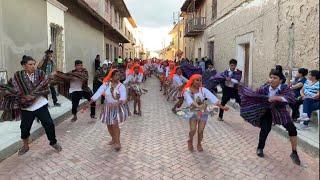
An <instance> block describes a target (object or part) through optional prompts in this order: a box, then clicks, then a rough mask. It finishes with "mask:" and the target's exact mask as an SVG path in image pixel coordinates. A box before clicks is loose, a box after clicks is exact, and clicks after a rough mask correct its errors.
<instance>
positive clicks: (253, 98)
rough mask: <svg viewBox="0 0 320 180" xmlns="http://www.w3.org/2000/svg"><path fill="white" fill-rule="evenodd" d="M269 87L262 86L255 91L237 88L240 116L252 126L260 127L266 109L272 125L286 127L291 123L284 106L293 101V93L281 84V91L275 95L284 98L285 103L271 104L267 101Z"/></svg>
mask: <svg viewBox="0 0 320 180" xmlns="http://www.w3.org/2000/svg"><path fill="white" fill-rule="evenodd" d="M269 87H270V85H264V86H261V87H260V88H259V89H258V90H256V91H253V90H252V89H249V88H247V87H244V86H240V87H239V94H240V98H241V105H240V106H241V107H240V115H241V117H243V118H244V120H245V121H247V122H249V123H250V124H252V125H253V126H256V127H260V121H261V117H262V116H263V115H264V113H265V112H266V111H267V110H268V109H270V110H271V113H272V122H273V124H279V125H286V124H287V123H289V122H291V121H292V119H291V116H290V114H289V112H288V111H287V109H286V105H287V104H288V103H293V102H294V101H295V99H294V94H293V91H292V90H290V88H289V87H288V86H287V85H285V84H282V85H281V87H280V89H281V90H279V91H278V92H277V93H276V95H277V96H282V97H284V98H285V99H286V100H287V102H272V103H271V102H269V101H268V99H269V97H268V94H269Z"/></svg>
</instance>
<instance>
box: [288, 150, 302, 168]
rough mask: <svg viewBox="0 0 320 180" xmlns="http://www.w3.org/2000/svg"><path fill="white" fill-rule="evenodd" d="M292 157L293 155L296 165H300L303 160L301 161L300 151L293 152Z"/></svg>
mask: <svg viewBox="0 0 320 180" xmlns="http://www.w3.org/2000/svg"><path fill="white" fill-rule="evenodd" d="M290 157H291V159H292V161H293V163H295V164H296V165H298V166H300V164H301V161H300V158H299V156H298V153H291V155H290Z"/></svg>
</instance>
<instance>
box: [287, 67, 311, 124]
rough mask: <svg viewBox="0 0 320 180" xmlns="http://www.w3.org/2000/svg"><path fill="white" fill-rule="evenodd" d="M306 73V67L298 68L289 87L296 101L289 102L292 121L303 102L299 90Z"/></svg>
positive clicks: (295, 118) (304, 80)
mask: <svg viewBox="0 0 320 180" xmlns="http://www.w3.org/2000/svg"><path fill="white" fill-rule="evenodd" d="M307 75H308V69H305V68H300V69H298V74H297V75H296V77H295V80H294V82H293V83H292V84H291V87H290V88H291V89H293V91H294V95H295V98H296V102H295V103H293V104H290V107H291V109H292V119H293V120H294V121H296V120H297V118H298V117H299V116H300V115H299V106H300V105H301V104H303V100H302V99H301V94H300V91H301V89H302V87H303V84H304V83H305V82H306V81H307V78H306V76H307Z"/></svg>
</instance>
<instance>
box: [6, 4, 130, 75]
mask: <svg viewBox="0 0 320 180" xmlns="http://www.w3.org/2000/svg"><path fill="white" fill-rule="evenodd" d="M124 18H128V19H130V18H131V15H130V12H129V11H128V9H127V7H126V5H125V3H124V1H123V0H74V1H70V0H23V1H21V0H2V1H0V71H3V70H6V71H7V72H8V76H9V77H10V76H12V74H13V73H14V72H15V71H17V70H19V69H21V67H20V60H21V57H22V56H23V55H24V54H26V55H30V56H33V57H34V58H35V59H37V60H40V59H41V58H42V57H43V56H44V51H45V50H46V49H48V47H49V45H50V44H51V45H52V48H53V49H54V51H55V56H56V61H57V62H56V63H57V66H58V70H60V71H69V70H71V69H73V67H74V60H75V59H81V60H82V61H83V62H84V66H85V67H87V68H88V70H89V73H90V74H91V75H93V70H94V68H93V67H94V66H93V62H94V58H95V56H96V55H97V54H100V56H101V60H104V59H109V60H113V59H114V58H116V57H117V56H118V55H119V54H120V48H122V47H121V46H119V44H120V43H130V39H129V37H128V36H126V35H125V28H124ZM90 78H92V76H91V77H90Z"/></svg>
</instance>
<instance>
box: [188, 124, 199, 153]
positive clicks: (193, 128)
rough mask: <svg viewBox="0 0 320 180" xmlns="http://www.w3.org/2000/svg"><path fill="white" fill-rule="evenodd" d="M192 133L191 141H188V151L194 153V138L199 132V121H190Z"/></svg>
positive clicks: (190, 133)
mask: <svg viewBox="0 0 320 180" xmlns="http://www.w3.org/2000/svg"><path fill="white" fill-rule="evenodd" d="M189 125H190V132H189V140H188V149H189V150H190V151H193V136H194V135H195V134H196V131H197V120H190V122H189Z"/></svg>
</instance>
